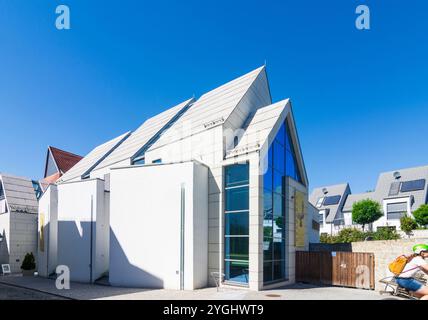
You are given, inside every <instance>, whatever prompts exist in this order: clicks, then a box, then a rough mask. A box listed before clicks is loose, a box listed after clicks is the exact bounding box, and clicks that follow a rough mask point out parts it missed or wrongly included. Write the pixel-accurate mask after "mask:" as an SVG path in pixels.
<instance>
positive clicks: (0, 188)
mask: <svg viewBox="0 0 428 320" xmlns="http://www.w3.org/2000/svg"><path fill="white" fill-rule="evenodd" d="M0 199H4V191H3V183H2V182H1V180H0Z"/></svg>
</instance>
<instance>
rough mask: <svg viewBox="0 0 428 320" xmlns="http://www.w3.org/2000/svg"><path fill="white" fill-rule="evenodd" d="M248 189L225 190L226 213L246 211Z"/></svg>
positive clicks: (247, 206)
mask: <svg viewBox="0 0 428 320" xmlns="http://www.w3.org/2000/svg"><path fill="white" fill-rule="evenodd" d="M248 209H249V191H248V187H238V188H233V189H227V190H226V211H237V210H248Z"/></svg>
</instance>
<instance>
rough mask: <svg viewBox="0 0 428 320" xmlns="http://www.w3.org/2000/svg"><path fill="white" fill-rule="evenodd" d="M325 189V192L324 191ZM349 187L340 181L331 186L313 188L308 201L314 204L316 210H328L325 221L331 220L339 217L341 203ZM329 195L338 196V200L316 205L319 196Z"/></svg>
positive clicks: (348, 192) (346, 196)
mask: <svg viewBox="0 0 428 320" xmlns="http://www.w3.org/2000/svg"><path fill="white" fill-rule="evenodd" d="M324 191H326V192H327V193H325V192H324ZM350 193H351V189H350V187H349V184H348V183H342V184H337V185H332V186H326V187H320V188H315V189H314V190H313V191H312V193H311V195H310V196H309V202H310V203H311V204H312V205H314V206H315V207H316V208H317V209H318V210H327V209H328V210H329V214H328V216H327V217H326V222H329V223H330V222H333V221H334V219H335V218H339V215H340V214H341V213H342V208H343V205H344V204H345V201H346V200H347V199H348V198H349V194H350ZM331 196H340V201H339V203H338V204H335V205H328V206H325V205H324V204H323V205H321V206H319V207H317V206H316V205H317V202H318V199H319V198H322V197H331Z"/></svg>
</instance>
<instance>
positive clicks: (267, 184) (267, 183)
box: [263, 167, 273, 190]
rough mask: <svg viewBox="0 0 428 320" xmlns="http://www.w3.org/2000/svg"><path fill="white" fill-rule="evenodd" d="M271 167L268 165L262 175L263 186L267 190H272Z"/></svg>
mask: <svg viewBox="0 0 428 320" xmlns="http://www.w3.org/2000/svg"><path fill="white" fill-rule="evenodd" d="M272 175H273V170H272V167H268V168H267V170H266V173H265V174H264V175H263V187H264V188H265V189H267V190H272V179H273V177H272Z"/></svg>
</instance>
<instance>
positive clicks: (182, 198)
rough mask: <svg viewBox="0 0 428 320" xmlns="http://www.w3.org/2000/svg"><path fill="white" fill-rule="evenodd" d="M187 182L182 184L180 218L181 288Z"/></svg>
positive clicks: (181, 283)
mask: <svg viewBox="0 0 428 320" xmlns="http://www.w3.org/2000/svg"><path fill="white" fill-rule="evenodd" d="M185 196H186V193H185V184H184V183H182V184H181V219H180V290H184V235H185V233H184V232H185V228H184V223H185V209H186V207H185V201H186V199H185Z"/></svg>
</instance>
